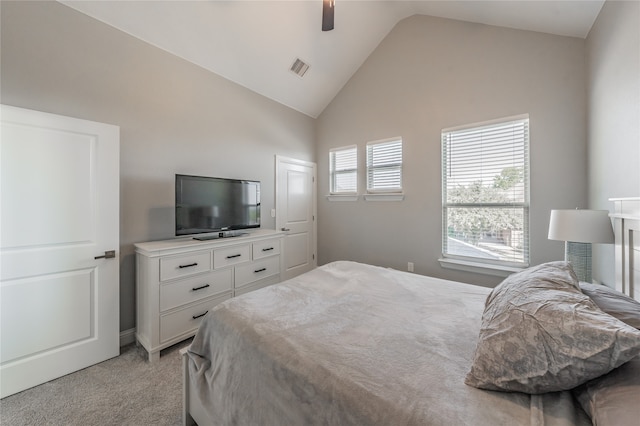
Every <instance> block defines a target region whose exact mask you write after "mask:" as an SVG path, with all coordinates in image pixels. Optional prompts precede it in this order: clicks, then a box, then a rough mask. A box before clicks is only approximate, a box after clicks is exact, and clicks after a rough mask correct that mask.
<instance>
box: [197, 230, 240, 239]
mask: <svg viewBox="0 0 640 426" xmlns="http://www.w3.org/2000/svg"><path fill="white" fill-rule="evenodd" d="M242 235H249V233H248V232H238V231H222V232H218V233H217V234H211V235H203V236H201V237H193V239H194V240H198V241H208V240H217V239H218V238H231V237H240V236H242Z"/></svg>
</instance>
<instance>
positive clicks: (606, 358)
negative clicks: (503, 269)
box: [465, 262, 640, 394]
mask: <svg viewBox="0 0 640 426" xmlns="http://www.w3.org/2000/svg"><path fill="white" fill-rule="evenodd" d="M638 354H640V331H639V330H636V329H635V328H633V327H630V326H629V325H627V324H625V323H623V322H621V321H618V320H617V319H615V318H613V317H612V316H610V315H608V314H606V313H604V312H602V311H601V310H600V309H599V308H598V307H597V306H596V305H595V304H594V303H593V301H592V300H591V299H590V298H589V297H588V296H586V295H584V294H582V292H581V291H580V287H579V284H578V280H577V278H576V276H575V273H574V272H573V270H572V269H571V265H570V264H569V263H567V262H550V263H545V264H542V265H539V266H535V267H532V268H529V269H526V270H524V271H522V272H518V273H516V274H513V275H511V276H509V277H507V278H506V279H505V280H504V281H503V282H502V283H500V284H499V285H498V286H497V287H496V288H495V289H493V291H492V292H491V293H490V294H489V296H488V297H487V301H486V304H485V310H484V313H483V315H482V325H481V329H480V336H479V338H478V343H477V346H476V352H475V355H474V359H473V362H472V365H471V369H470V371H469V373H468V374H467V376H466V378H465V383H466V384H468V385H470V386H474V387H477V388H481V389H489V390H498V391H517V392H525V393H531V394H537V393H544V392H555V391H561V390H568V389H572V388H574V387H576V386H578V385H580V384H582V383H585V382H586V381H588V380H591V379H594V378H596V377H598V376H601V375H603V374H606V373H608V372H609V371H611V370H613V369H614V368H616V367H618V366H619V365H621V364H623V363H625V362H626V361H628V360H630V359H631V358H633V357H635V356H636V355H638Z"/></svg>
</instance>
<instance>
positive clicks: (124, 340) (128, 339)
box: [120, 328, 136, 347]
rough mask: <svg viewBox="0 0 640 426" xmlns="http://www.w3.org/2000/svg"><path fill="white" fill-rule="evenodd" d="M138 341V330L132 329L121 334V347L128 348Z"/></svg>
mask: <svg viewBox="0 0 640 426" xmlns="http://www.w3.org/2000/svg"><path fill="white" fill-rule="evenodd" d="M135 341H136V329H135V328H130V329H129V330H125V331H121V332H120V347H123V346H126V345H128V344H129V343H134V342H135Z"/></svg>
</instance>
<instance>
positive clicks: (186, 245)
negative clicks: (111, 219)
mask: <svg viewBox="0 0 640 426" xmlns="http://www.w3.org/2000/svg"><path fill="white" fill-rule="evenodd" d="M237 232H241V235H238V236H237V237H225V238H216V239H213V240H205V241H199V240H195V239H193V237H180V238H173V239H171V240H161V241H149V242H144V243H136V244H134V246H135V248H136V253H140V254H143V255H145V256H150V257H154V256H164V255H167V254H173V253H179V252H185V251H192V250H207V249H213V248H222V247H228V246H232V245H237V244H245V243H249V242H253V241H259V240H263V239H268V238H281V237H284V235H285V234H284V232H281V231H276V230H273V229H262V228H261V229H253V230H246V231H237Z"/></svg>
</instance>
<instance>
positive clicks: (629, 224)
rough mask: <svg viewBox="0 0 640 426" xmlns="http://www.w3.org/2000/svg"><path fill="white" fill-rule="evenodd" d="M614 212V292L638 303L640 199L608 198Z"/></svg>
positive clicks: (612, 214)
mask: <svg viewBox="0 0 640 426" xmlns="http://www.w3.org/2000/svg"><path fill="white" fill-rule="evenodd" d="M609 201H613V203H614V210H613V213H611V214H610V215H609V216H611V217H612V218H613V229H614V232H615V239H616V242H615V259H616V260H615V261H616V290H618V291H621V292H623V293H624V294H626V295H628V296H630V297H632V298H634V299H635V300H638V301H640V197H633V198H610V199H609Z"/></svg>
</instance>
